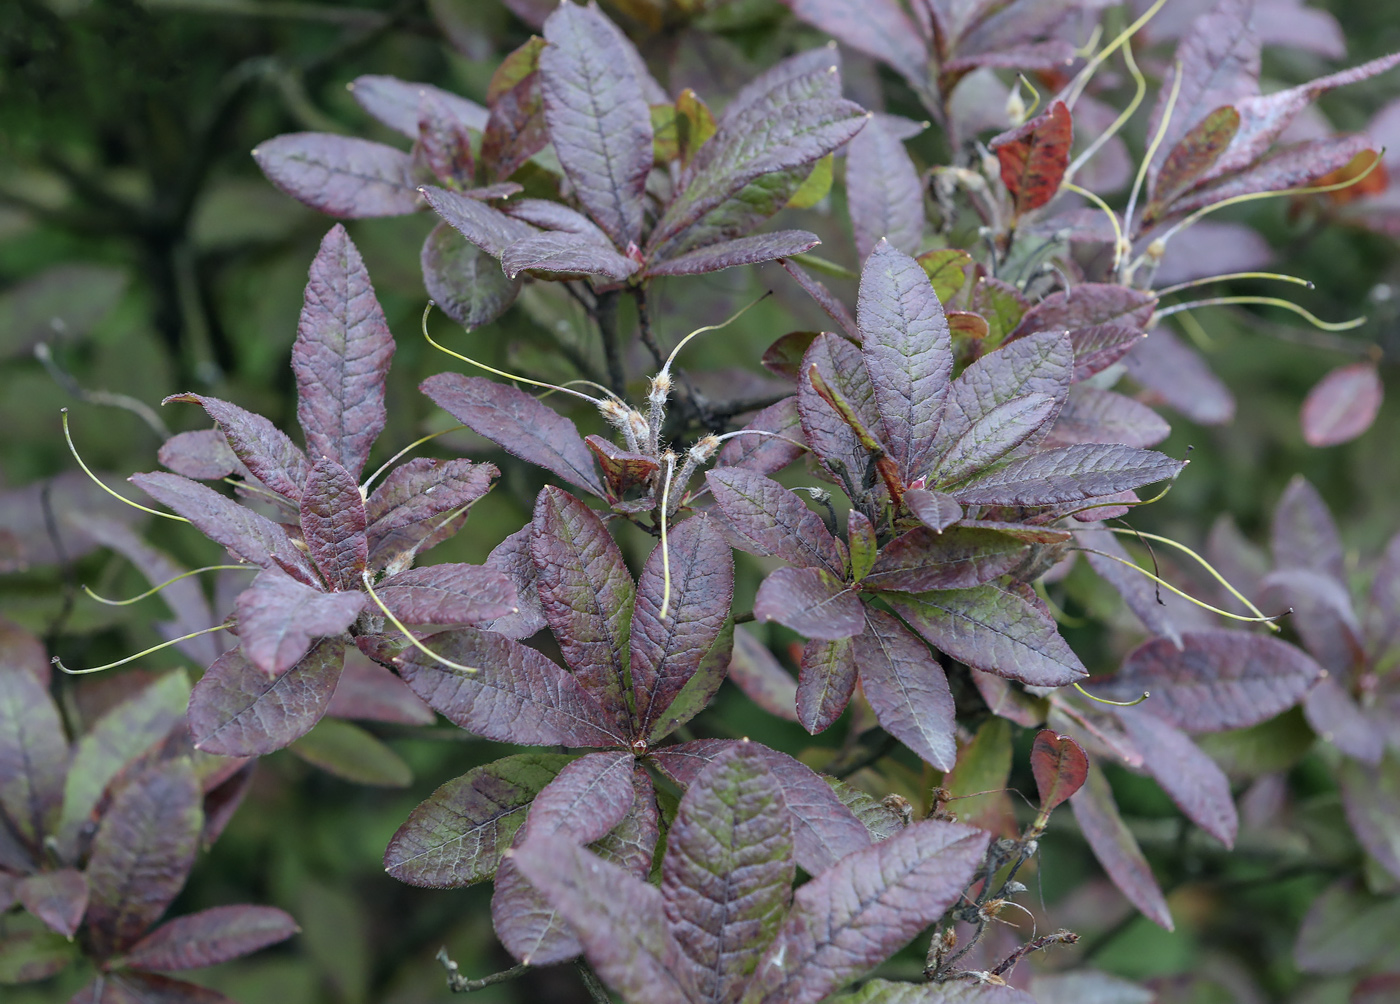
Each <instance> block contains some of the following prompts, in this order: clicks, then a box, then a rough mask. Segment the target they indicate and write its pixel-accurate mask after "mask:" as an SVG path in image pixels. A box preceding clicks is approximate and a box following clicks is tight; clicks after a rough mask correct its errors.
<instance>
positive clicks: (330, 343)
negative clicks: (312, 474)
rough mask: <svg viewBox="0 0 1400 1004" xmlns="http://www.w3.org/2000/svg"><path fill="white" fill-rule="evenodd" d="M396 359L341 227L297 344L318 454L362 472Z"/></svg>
mask: <svg viewBox="0 0 1400 1004" xmlns="http://www.w3.org/2000/svg"><path fill="white" fill-rule="evenodd" d="M393 355H394V336H393V335H391V334H390V333H389V325H388V323H387V322H386V321H385V319H384V311H383V310H382V309H381V308H380V306H379V300H378V299H376V297H375V295H374V287H373V286H372V285H370V280H369V272H368V271H366V269H365V263H364V260H363V259H362V258H361V257H360V252H359V250H358V249H357V248H356V247H355V245H354V243H353V242H352V241H351V240H350V235H349V234H347V233H346V232H345V228H344V227H342V226H340V225H339V224H337V225H336V226H334V227H332V228H331V230H330V232H329V233H327V234H326V236H325V238H324V239H323V240H322V241H321V249H320V250H319V251H318V252H317V253H316V258H315V260H314V261H313V262H312V263H311V273H310V277H309V279H308V280H307V284H306V298H305V301H304V303H303V304H302V308H301V318H300V320H299V321H298V322H297V339H296V343H295V344H294V345H293V346H292V371H293V372H294V373H295V374H296V378H297V420H298V421H299V422H300V423H301V428H302V431H303V432H305V433H306V448H307V450H308V451H309V452H310V454H311V456H312V457H329V458H331V459H332V460H335V461H336V462H337V463H339V464H340V465H341V466H342V467H344V468H345V469H346V470H348V471H349V472H350V474H351V476H352V477H354V476H358V475H359V473H360V471H361V470H362V469H363V468H364V465H365V460H366V459H367V458H368V457H369V451H370V447H371V446H373V445H374V441H375V440H376V439H378V438H379V434H380V432H382V431H383V430H384V422H385V411H384V380H385V377H386V375H387V374H388V372H389V363H390V360H391V359H392V358H393ZM254 473H256V472H254Z"/></svg>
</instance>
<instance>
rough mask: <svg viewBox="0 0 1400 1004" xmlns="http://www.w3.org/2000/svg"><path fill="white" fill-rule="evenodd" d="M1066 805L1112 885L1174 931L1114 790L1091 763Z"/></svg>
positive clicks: (1143, 910) (1129, 900) (1162, 924)
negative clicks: (1116, 800) (1072, 813)
mask: <svg viewBox="0 0 1400 1004" xmlns="http://www.w3.org/2000/svg"><path fill="white" fill-rule="evenodd" d="M1069 804H1070V808H1072V809H1073V810H1074V819H1075V821H1076V822H1077V823H1079V831H1080V832H1081V833H1083V834H1084V839H1085V840H1087V841H1088V842H1089V847H1090V848H1091V849H1092V850H1093V852H1094V857H1096V858H1098V859H1099V864H1101V865H1103V870H1104V871H1105V872H1107V873H1108V877H1109V878H1110V879H1112V880H1113V884H1114V885H1116V886H1117V887H1118V889H1119V890H1120V891H1121V892H1122V893H1123V895H1124V896H1126V897H1127V898H1128V902H1130V903H1132V904H1133V906H1135V907H1137V908H1138V909H1139V910H1141V911H1142V914H1143V916H1145V917H1146V918H1147V919H1148V920H1150V921H1152V922H1153V923H1154V924H1156V925H1157V926H1159V927H1163V928H1166V929H1167V930H1168V931H1170V930H1173V929H1174V926H1175V925H1173V923H1172V916H1171V911H1169V910H1168V909H1167V901H1166V898H1165V897H1164V896H1163V895H1162V889H1161V887H1160V886H1158V884H1157V880H1156V879H1155V878H1154V877H1153V875H1152V868H1151V866H1149V865H1148V863H1147V859H1146V858H1144V857H1143V856H1142V849H1141V848H1140V847H1138V842H1137V839H1136V838H1135V837H1134V836H1133V834H1132V831H1130V830H1129V829H1128V827H1127V825H1126V824H1125V823H1124V822H1123V819H1122V817H1121V816H1120V815H1119V814H1118V805H1117V803H1116V802H1114V800H1113V789H1112V788H1110V787H1109V784H1108V778H1106V777H1104V775H1103V772H1102V771H1101V770H1099V769H1098V768H1097V767H1095V766H1093V765H1092V764H1091V765H1090V766H1089V775H1088V780H1087V782H1086V783H1085V785H1084V787H1082V788H1080V789H1079V790H1078V791H1077V792H1075V793H1074V795H1073V796H1072V797H1071V798H1070V800H1069Z"/></svg>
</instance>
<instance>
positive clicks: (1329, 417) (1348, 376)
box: [1301, 363, 1385, 446]
mask: <svg viewBox="0 0 1400 1004" xmlns="http://www.w3.org/2000/svg"><path fill="white" fill-rule="evenodd" d="M1384 393H1385V388H1384V387H1382V386H1381V378H1380V374H1378V373H1377V372H1376V367H1375V365H1374V364H1372V363H1351V364H1350V365H1347V366H1340V367H1338V368H1337V369H1334V370H1333V371H1332V372H1330V373H1328V374H1327V375H1326V376H1325V377H1323V378H1322V379H1321V380H1319V381H1318V382H1317V384H1316V385H1315V386H1314V387H1313V389H1312V390H1310V391H1308V396H1307V399H1306V400H1304V401H1303V411H1302V415H1301V418H1302V422H1303V439H1304V440H1305V441H1306V442H1307V444H1308V445H1309V446H1336V445H1337V444H1339V443H1345V442H1349V441H1350V440H1353V439H1355V438H1356V437H1357V436H1359V435H1361V434H1362V433H1363V432H1365V431H1366V430H1367V429H1369V428H1370V427H1371V423H1373V422H1374V421H1375V420H1376V415H1377V414H1378V413H1379V412H1380V408H1381V398H1382V396H1383V395H1384Z"/></svg>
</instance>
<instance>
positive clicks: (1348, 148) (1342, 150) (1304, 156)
mask: <svg viewBox="0 0 1400 1004" xmlns="http://www.w3.org/2000/svg"><path fill="white" fill-rule="evenodd" d="M1373 147H1374V144H1373V143H1372V142H1371V139H1370V137H1369V136H1366V135H1365V134H1361V133H1358V134H1353V135H1349V136H1328V137H1326V138H1323V139H1314V140H1306V141H1304V142H1302V143H1297V144H1294V145H1293V146H1290V147H1286V148H1284V149H1283V150H1280V151H1279V152H1278V153H1276V154H1274V155H1273V156H1271V157H1268V158H1267V159H1265V160H1262V161H1260V162H1259V163H1258V164H1257V165H1255V166H1254V167H1252V168H1250V169H1249V170H1247V171H1244V172H1243V173H1241V174H1235V175H1230V176H1229V177H1225V178H1222V179H1221V180H1220V181H1218V182H1217V183H1215V184H1214V185H1210V186H1208V187H1205V188H1199V189H1196V190H1195V191H1193V192H1191V193H1189V194H1187V195H1185V196H1183V197H1182V198H1181V199H1179V200H1178V201H1177V202H1176V203H1174V204H1173V206H1172V211H1173V212H1174V213H1178V212H1179V213H1185V212H1189V211H1191V210H1194V209H1199V208H1201V207H1203V206H1207V205H1211V204H1212V203H1216V202H1220V201H1222V200H1224V199H1232V198H1235V197H1236V196H1239V195H1250V194H1253V193H1255V192H1271V191H1272V192H1276V191H1282V190H1284V189H1288V188H1296V187H1299V186H1302V185H1310V184H1313V183H1314V182H1316V181H1319V180H1321V179H1322V177H1323V176H1324V175H1327V174H1331V173H1332V172H1333V171H1340V170H1341V169H1342V168H1344V167H1346V166H1347V165H1348V164H1350V163H1351V162H1352V160H1353V159H1355V158H1356V157H1357V156H1359V155H1360V154H1362V153H1363V152H1365V151H1367V150H1371V149H1373Z"/></svg>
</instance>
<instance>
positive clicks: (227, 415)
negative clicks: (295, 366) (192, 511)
mask: <svg viewBox="0 0 1400 1004" xmlns="http://www.w3.org/2000/svg"><path fill="white" fill-rule="evenodd" d="M172 401H188V402H191V403H193V404H198V405H200V406H201V407H202V408H203V409H204V410H205V412H207V413H208V415H209V417H210V418H212V419H213V420H214V421H216V422H218V423H219V432H221V433H222V434H223V437H224V439H225V441H226V442H227V443H228V445H229V447H230V448H231V449H232V450H233V453H234V456H236V457H237V458H238V460H239V461H241V462H242V464H243V466H244V467H246V468H248V470H249V471H250V472H252V474H253V476H254V477H256V478H257V479H258V480H259V481H261V482H262V483H263V484H264V485H266V486H267V487H268V488H269V489H271V490H272V491H274V492H276V493H277V494H278V495H281V496H282V497H283V498H284V499H286V500H287V501H289V502H291V503H292V504H293V505H295V504H296V503H297V502H298V501H299V500H300V499H301V492H302V486H303V485H304V484H305V482H306V475H307V471H308V467H309V465H308V464H307V460H306V454H304V453H302V452H301V450H300V449H298V448H297V446H296V445H295V444H294V443H293V442H292V441H291V440H290V439H289V438H287V434H286V433H285V432H283V431H282V430H281V429H279V428H277V427H276V426H275V425H273V424H272V423H271V422H269V421H268V420H267V419H265V418H263V417H262V416H261V415H255V414H254V413H253V412H251V411H245V410H244V409H242V408H240V407H238V405H236V404H230V403H229V402H227V401H221V400H219V399H218V398H217V397H205V396H204V395H202V394H172V395H171V396H170V397H167V398H166V399H165V400H163V401H162V402H161V404H169V403H170V402H172ZM161 463H165V461H164V460H162V461H161ZM167 466H168V465H167ZM218 466H222V465H218ZM217 476H218V477H223V476H224V475H222V474H220V475H217Z"/></svg>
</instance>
